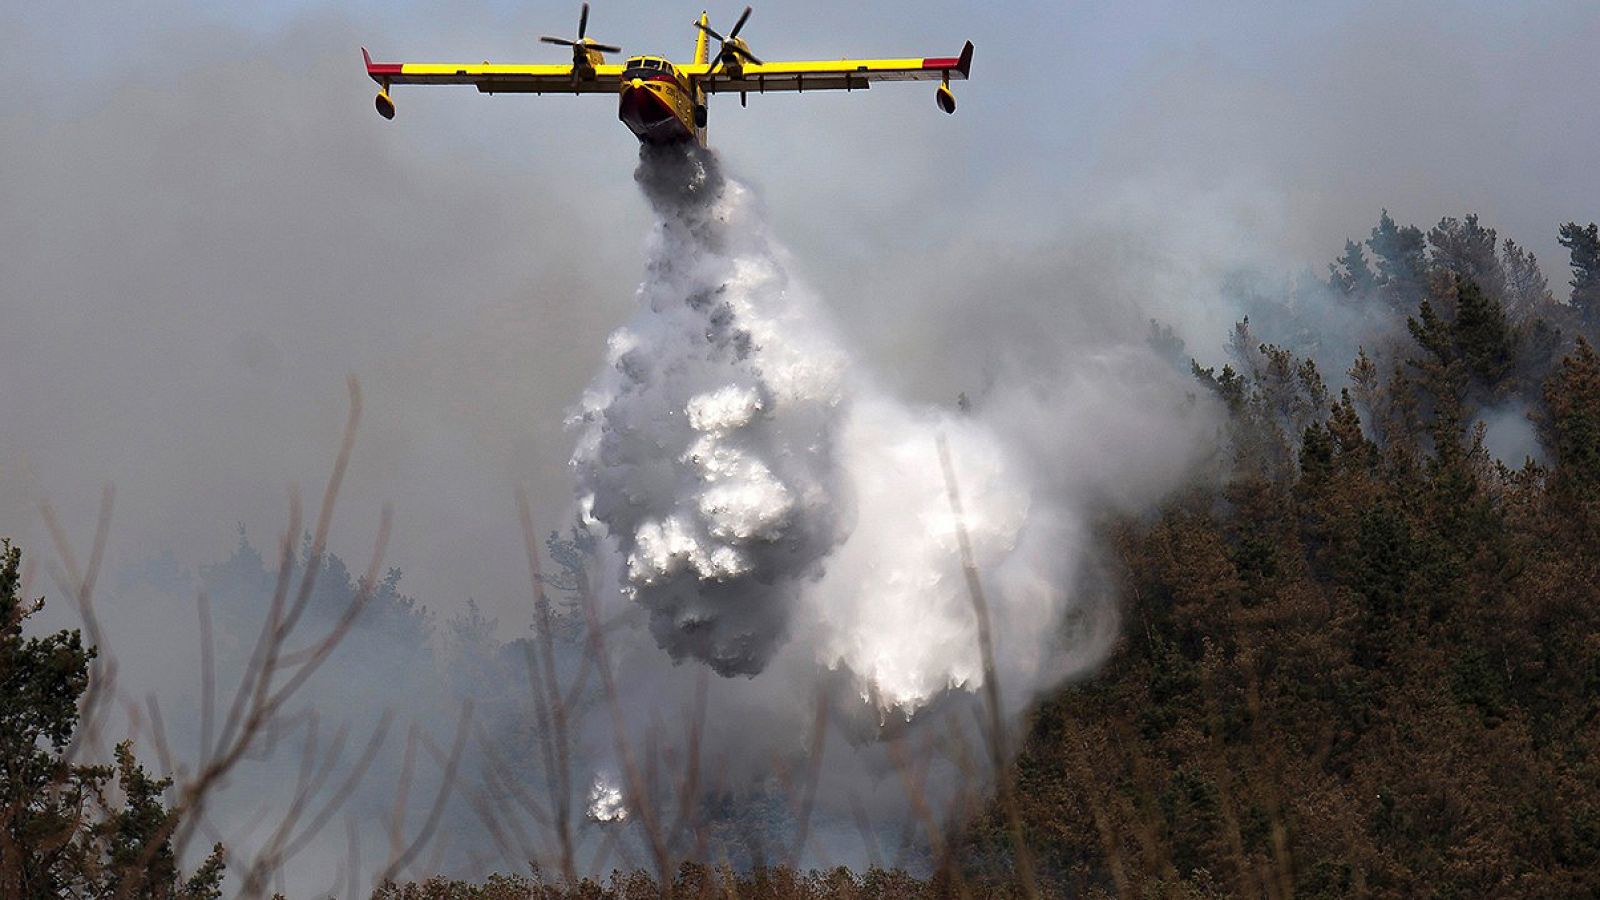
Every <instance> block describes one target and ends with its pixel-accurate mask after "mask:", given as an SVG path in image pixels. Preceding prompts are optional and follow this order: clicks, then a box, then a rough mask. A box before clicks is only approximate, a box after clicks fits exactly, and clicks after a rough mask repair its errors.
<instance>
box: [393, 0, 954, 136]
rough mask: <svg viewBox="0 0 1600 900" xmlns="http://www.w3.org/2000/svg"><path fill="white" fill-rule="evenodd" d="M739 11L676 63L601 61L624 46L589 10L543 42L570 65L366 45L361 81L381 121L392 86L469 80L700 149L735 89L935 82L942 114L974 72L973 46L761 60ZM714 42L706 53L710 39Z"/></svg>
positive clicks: (703, 29)
mask: <svg viewBox="0 0 1600 900" xmlns="http://www.w3.org/2000/svg"><path fill="white" fill-rule="evenodd" d="M750 12H751V9H750V7H748V6H747V7H745V9H744V12H743V13H741V14H740V16H739V18H738V21H736V22H735V23H734V25H733V27H732V28H731V29H729V30H728V33H727V35H726V36H724V35H722V34H720V33H718V32H717V31H715V30H714V29H713V28H712V27H711V23H710V20H709V18H708V17H707V15H706V14H705V13H701V14H700V18H699V20H698V21H697V22H695V29H696V31H695V50H694V58H693V61H692V62H688V63H681V64H679V63H673V62H671V61H670V60H668V59H667V58H665V57H661V56H635V57H632V58H630V59H628V60H627V61H626V62H625V63H624V64H622V65H616V64H611V63H607V62H606V61H605V54H607V53H620V52H621V48H620V47H615V46H612V45H609V44H602V43H600V42H598V41H596V40H594V39H593V38H591V37H589V36H588V29H589V4H587V3H585V4H583V7H582V10H581V11H580V12H579V14H578V36H577V37H576V38H573V39H569V38H560V37H551V36H548V35H546V36H544V37H541V38H540V40H541V41H542V42H544V43H547V44H556V45H559V46H563V47H569V48H571V50H572V61H571V62H570V63H567V64H555V65H541V64H523V63H511V64H504V63H489V62H483V63H375V62H373V61H372V56H371V55H370V54H368V53H367V51H366V49H365V48H363V49H362V51H361V56H362V58H363V59H364V60H365V61H366V65H367V75H368V76H369V77H371V78H372V80H373V81H376V82H377V83H378V97H377V100H376V101H375V105H376V106H377V109H378V113H379V115H382V116H383V117H384V118H386V119H392V118H394V114H395V105H394V100H393V98H392V97H390V95H389V90H390V88H391V87H392V86H394V85H397V84H470V85H473V86H475V87H477V89H478V90H479V91H480V92H481V93H485V94H615V95H617V97H618V99H619V106H618V113H617V115H618V118H620V119H621V120H622V122H623V124H625V125H627V126H628V128H629V129H630V130H631V131H633V133H634V134H635V135H636V136H637V137H638V138H639V140H640V141H642V142H645V143H652V144H658V143H672V142H675V141H684V140H696V141H699V142H700V143H702V144H704V143H705V140H706V121H707V118H708V102H707V101H708V99H709V96H710V95H711V94H720V93H737V94H738V95H739V101H740V104H741V105H743V104H744V103H745V102H747V101H748V99H749V95H751V94H768V93H778V92H786V91H795V92H802V93H803V92H805V91H838V90H843V91H857V90H866V89H868V88H870V87H872V85H873V83H874V82H881V81H938V82H939V85H938V87H937V88H935V90H934V100H935V102H936V103H937V104H938V107H939V108H940V109H942V110H944V111H945V112H947V113H953V112H955V111H956V96H955V92H954V91H953V90H951V87H950V82H951V81H957V80H963V79H965V78H967V76H968V75H969V74H971V71H972V42H971V41H968V42H967V44H966V46H965V47H964V48H963V49H962V51H961V54H960V55H959V56H944V57H904V58H897V59H838V60H800V61H791V62H767V61H765V60H763V59H761V58H760V57H758V56H756V55H755V54H754V53H753V52H751V50H750V45H749V43H747V42H746V41H745V39H744V38H742V37H740V36H739V35H740V32H741V31H742V30H743V29H744V26H745V23H747V22H748V21H749V20H750ZM710 40H715V41H716V42H717V51H716V54H715V55H714V56H713V55H712V54H711V53H710V45H709V41H710Z"/></svg>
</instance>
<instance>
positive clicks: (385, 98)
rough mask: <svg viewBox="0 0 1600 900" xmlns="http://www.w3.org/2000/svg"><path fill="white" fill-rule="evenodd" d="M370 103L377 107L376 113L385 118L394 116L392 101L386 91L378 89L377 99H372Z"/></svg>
mask: <svg viewBox="0 0 1600 900" xmlns="http://www.w3.org/2000/svg"><path fill="white" fill-rule="evenodd" d="M372 105H373V106H376V107H377V108H378V115H380V116H383V117H384V118H385V119H392V118H394V101H393V100H392V99H390V98H389V92H388V91H386V90H383V91H379V92H378V99H376V100H374V101H372Z"/></svg>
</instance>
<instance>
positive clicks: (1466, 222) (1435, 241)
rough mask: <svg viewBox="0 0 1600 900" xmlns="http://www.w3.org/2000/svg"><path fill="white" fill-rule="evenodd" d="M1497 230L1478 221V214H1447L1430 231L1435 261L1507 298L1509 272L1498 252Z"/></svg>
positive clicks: (1444, 268) (1438, 265)
mask: <svg viewBox="0 0 1600 900" xmlns="http://www.w3.org/2000/svg"><path fill="white" fill-rule="evenodd" d="M1496 239H1497V236H1496V234H1495V230H1494V229H1493V228H1485V227H1483V226H1482V225H1479V224H1478V216H1477V215H1476V214H1471V215H1468V216H1467V217H1466V218H1465V219H1462V220H1457V219H1454V218H1451V217H1448V216H1447V217H1445V218H1443V219H1440V220H1439V224H1438V225H1436V226H1434V227H1433V228H1432V229H1430V230H1429V231H1428V244H1429V246H1431V247H1432V248H1433V264H1434V265H1435V266H1436V267H1438V268H1441V269H1443V270H1445V271H1447V272H1451V273H1453V274H1455V275H1456V277H1458V278H1464V279H1467V280H1469V281H1473V282H1476V283H1477V285H1478V286H1479V287H1480V288H1482V289H1483V290H1484V291H1485V292H1487V293H1488V295H1489V296H1490V297H1492V298H1494V299H1496V300H1500V299H1502V298H1504V296H1505V291H1506V273H1505V271H1504V269H1503V268H1502V267H1501V265H1500V257H1499V256H1498V255H1497V253H1496V249H1497V248H1496Z"/></svg>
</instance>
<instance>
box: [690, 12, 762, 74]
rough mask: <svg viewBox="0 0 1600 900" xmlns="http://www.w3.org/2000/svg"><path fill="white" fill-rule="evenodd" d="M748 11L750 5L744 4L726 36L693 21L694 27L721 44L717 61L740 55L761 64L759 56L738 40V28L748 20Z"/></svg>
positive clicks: (720, 61) (722, 61)
mask: <svg viewBox="0 0 1600 900" xmlns="http://www.w3.org/2000/svg"><path fill="white" fill-rule="evenodd" d="M750 12H751V10H750V7H748V6H746V7H745V8H744V12H742V13H740V14H739V21H737V22H735V23H733V30H732V31H730V32H728V36H727V37H723V36H722V35H720V34H717V33H716V32H715V31H713V30H712V29H711V26H709V25H705V24H702V23H700V22H696V23H694V24H695V27H696V28H699V29H700V30H701V31H704V32H705V33H706V34H708V35H710V36H711V37H714V38H716V39H717V43H718V44H720V45H722V46H721V47H720V49H718V50H717V62H718V63H726V62H728V61H730V60H731V59H733V58H734V57H738V56H742V57H744V58H745V59H748V60H749V61H751V62H753V63H755V64H756V65H758V66H759V65H761V58H760V57H759V56H756V55H755V54H754V53H751V52H750V48H749V47H746V46H745V43H744V41H741V40H739V30H740V29H741V28H743V27H744V23H745V22H748V21H750Z"/></svg>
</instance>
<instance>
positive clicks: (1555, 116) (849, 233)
mask: <svg viewBox="0 0 1600 900" xmlns="http://www.w3.org/2000/svg"><path fill="white" fill-rule="evenodd" d="M698 11H699V9H698V7H691V6H683V7H681V8H679V7H674V6H672V5H670V4H657V3H651V4H623V3H598V4H596V5H595V8H594V12H593V16H592V19H591V34H593V35H594V36H596V37H598V38H599V39H601V40H605V41H611V42H616V43H620V44H621V45H623V46H624V47H625V48H626V49H627V50H628V51H629V52H634V51H657V52H668V53H673V54H675V55H677V56H679V57H683V56H686V55H687V53H688V51H689V49H690V48H691V46H692V41H693V32H692V28H691V27H690V23H691V22H692V20H693V18H694V16H695V14H696V13H698ZM737 11H738V10H737V8H735V7H732V6H730V7H727V8H719V9H716V10H713V11H712V12H713V22H714V23H721V24H724V25H726V24H727V23H728V22H729V21H731V19H732V18H733V17H734V16H735V15H737ZM576 17H577V4H576V3H570V4H569V3H551V2H538V3H509V2H495V3H464V2H453V3H433V4H408V3H399V2H385V3H353V4H344V5H333V4H326V3H317V2H284V3H276V4H256V5H253V6H251V7H249V8H248V9H234V8H231V7H229V6H226V5H224V6H218V5H215V4H195V3H187V2H173V0H158V2H146V3H141V4H87V3H67V4H49V5H45V4H23V3H19V2H16V0H4V2H0V79H3V82H0V83H3V84H4V89H3V90H0V148H3V154H4V155H3V160H4V163H3V165H0V533H4V534H10V535H14V536H16V537H18V538H19V539H21V540H23V541H25V542H26V543H27V545H28V546H30V547H33V548H38V549H43V544H44V540H43V537H42V532H41V529H40V528H39V525H38V521H37V515H36V513H35V512H34V509H35V507H36V504H37V503H38V502H39V501H40V500H43V499H48V500H49V501H51V502H52V503H54V504H56V505H57V506H58V507H59V508H60V509H61V510H62V512H63V516H64V519H65V521H66V523H67V524H68V526H69V528H71V529H72V530H73V531H74V533H75V534H79V535H82V536H83V537H84V539H87V535H88V532H89V531H90V530H91V529H92V524H93V521H92V509H93V506H94V503H95V502H96V499H97V497H98V493H99V488H100V485H101V484H102V483H104V482H108V481H109V482H112V483H114V484H115V485H116V487H117V489H118V492H119V507H118V514H117V518H116V520H115V522H114V528H113V545H112V551H113V559H116V560H122V561H127V560H132V559H137V558H140V557H143V556H146V555H150V554H153V553H158V552H161V551H163V550H167V549H170V550H172V551H173V552H174V553H175V554H176V555H177V557H178V559H179V560H180V561H181V562H183V563H185V564H187V565H197V564H201V563H205V562H210V561H215V560H217V559H219V558H221V557H222V556H223V555H225V554H226V552H227V551H228V550H229V549H230V547H231V545H232V543H233V541H234V526H235V523H239V522H242V523H244V524H245V525H246V526H247V527H248V528H249V529H250V530H251V532H252V534H254V535H255V536H256V537H257V538H258V539H259V540H260V541H261V542H263V543H265V542H266V541H267V540H268V539H269V538H270V537H271V536H272V535H274V534H275V533H276V532H277V531H278V529H280V528H281V527H282V525H283V520H284V508H285V505H286V504H285V502H284V498H285V496H286V490H287V487H288V485H289V484H291V483H299V484H301V485H302V486H303V487H304V488H305V489H306V493H307V494H308V495H313V496H314V495H316V494H317V493H319V492H320V487H321V484H322V481H323V479H324V478H325V477H326V471H327V468H328V465H329V464H330V463H331V458H332V455H333V451H334V448H335V446H336V443H337V440H338V426H339V423H340V421H341V420H342V416H343V414H344V409H343V406H344V389H343V380H344V376H345V375H346V374H347V373H354V374H356V375H357V376H358V377H359V378H360V379H361V381H362V384H363V385H364V387H365V389H366V395H367V401H368V405H367V416H366V420H365V422H364V425H363V430H362V432H361V435H360V438H359V440H358V444H357V454H356V457H355V459H354V462H353V465H352V469H351V477H350V482H349V491H348V494H347V496H346V500H347V503H346V505H345V506H344V507H343V508H342V513H341V516H340V518H339V519H338V521H337V522H336V529H337V530H336V537H335V541H334V545H335V549H336V550H338V551H340V552H343V553H347V554H348V555H351V556H357V555H360V554H361V553H364V552H365V548H366V547H367V546H369V544H370V538H371V534H372V532H373V529H374V524H375V522H376V515H377V510H378V508H379V507H380V506H381V504H382V503H384V502H392V503H393V505H394V507H395V511H396V514H397V526H396V533H395V539H394V541H393V543H392V545H391V553H390V560H391V561H392V562H393V563H394V564H396V565H399V566H401V567H403V568H404V569H405V570H406V572H407V582H408V584H409V586H410V588H411V589H412V590H413V591H414V592H416V593H418V594H419V595H421V596H422V597H423V598H424V599H425V600H426V601H427V602H429V603H430V604H433V605H436V606H444V607H446V608H451V607H453V606H454V605H455V604H458V603H461V602H464V600H465V597H466V596H467V595H471V596H474V597H476V598H477V600H478V601H479V602H480V603H481V604H482V605H483V606H484V607H485V608H486V609H487V610H489V611H491V612H499V613H501V614H502V615H504V616H506V617H512V618H517V619H519V620H520V617H521V615H522V614H521V613H520V612H516V610H518V609H519V608H520V604H521V603H522V596H523V594H522V592H523V591H524V590H525V587H524V584H523V581H524V578H525V576H524V574H523V572H524V569H523V568H522V564H521V562H520V561H519V560H520V549H519V547H520V535H519V534H518V533H517V529H516V524H515V523H516V519H515V508H514V506H513V501H512V490H513V489H514V488H515V487H516V486H518V485H522V486H526V487H528V488H529V489H530V490H531V491H532V493H533V496H534V498H535V502H536V504H537V507H538V510H539V514H540V516H541V518H542V519H543V521H544V522H545V523H546V525H547V526H550V527H553V526H555V525H556V524H559V520H560V518H561V517H562V516H563V515H564V514H565V512H566V509H565V504H566V502H567V498H568V496H569V493H570V479H569V477H568V474H567V472H566V469H565V461H566V459H567V456H568V454H569V453H570V449H571V436H570V435H569V434H567V433H566V432H565V431H563V429H562V424H561V422H562V418H563V415H564V412H565V410H567V409H568V408H569V406H570V405H571V404H572V403H573V402H574V401H575V400H576V399H577V396H578V393H579V391H581V389H582V387H583V385H584V384H585V383H586V382H587V381H588V380H589V378H590V377H591V375H592V374H593V372H594V371H595V369H596V367H597V366H598V365H599V364H600V360H601V354H602V350H603V342H604V337H605V335H606V333H607V332H608V331H609V330H610V329H611V328H612V327H614V326H615V325H616V324H618V323H620V322H621V321H623V320H624V319H625V318H626V316H627V314H628V311H629V309H630V305H631V303H632V292H633V289H634V286H635V285H636V283H637V281H638V279H639V276H640V274H641V273H640V263H641V256H642V254H641V244H642V241H643V238H644V235H645V232H646V230H647V228H648V227H649V217H648V214H647V210H646V206H645V204H644V203H643V201H642V199H641V198H640V197H639V195H638V192H637V189H636V187H635V186H634V184H633V182H632V178H631V173H632V171H633V166H634V163H635V159H636V144H635V141H634V139H633V137H632V136H631V135H630V134H629V133H628V132H627V130H626V129H625V128H624V127H623V126H622V125H621V124H620V123H618V122H617V121H616V112H615V108H614V106H613V102H612V101H611V100H609V99H606V98H602V97H580V98H573V97H545V98H536V97H516V96H501V97H492V98H491V97H483V96H480V95H478V94H477V93H476V92H475V91H472V90H470V89H447V88H423V87H417V88H401V89H399V90H397V92H396V101H397V102H398V104H399V116H398V118H397V119H396V120H395V121H393V122H385V121H383V120H382V119H380V118H378V116H377V115H376V114H375V113H374V112H373V110H372V105H371V100H372V94H373V90H374V86H373V85H372V84H371V82H369V81H368V80H367V79H366V78H365V76H364V73H363V72H362V70H361V66H360V54H359V50H358V48H359V47H360V46H361V45H363V44H365V45H366V46H368V47H369V48H371V49H372V51H373V53H374V55H375V56H377V57H378V58H380V59H389V60H400V59H407V60H419V61H420V60H425V59H456V58H459V59H468V60H477V59H493V60H518V59H520V60H551V61H554V60H557V59H559V58H560V54H559V51H557V50H556V49H555V48H548V47H543V46H541V45H539V44H538V43H537V36H538V35H539V34H541V33H554V34H568V33H570V32H571V31H572V30H573V29H574V28H575V25H576ZM746 36H747V37H748V38H749V39H750V41H751V43H752V46H753V47H754V48H755V49H756V51H757V52H758V53H761V54H762V55H763V56H765V57H768V58H780V57H812V56H821V57H826V56H830V55H831V56H838V55H844V54H850V55H876V54H883V55H945V54H951V53H954V52H956V51H957V50H958V49H959V48H960V46H961V42H962V41H963V40H967V39H971V40H973V41H974V42H975V43H976V45H977V57H976V62H975V64H974V67H973V80H972V81H970V82H968V83H965V84H960V85H958V86H957V94H958V97H959V100H960V111H959V112H958V113H957V114H956V115H955V116H954V117H946V116H944V115H942V114H940V113H939V112H938V111H937V110H936V109H935V107H934V103H933V96H932V94H933V90H932V86H931V85H885V86H883V87H882V88H881V89H874V90H872V91H871V92H869V93H866V94H852V95H844V94H840V95H821V94H819V95H808V96H804V97H796V96H773V97H752V98H751V103H750V107H749V108H748V109H740V108H739V107H738V104H737V103H736V102H733V101H731V100H729V99H727V98H723V99H721V100H720V101H719V102H716V103H714V104H713V107H712V111H711V116H712V118H711V136H712V141H713V143H714V145H716V146H717V147H718V148H719V150H720V151H721V152H722V154H723V155H724V157H725V159H726V160H727V162H728V165H729V167H730V169H731V170H732V171H733V172H734V173H736V174H737V175H738V176H739V177H741V178H742V179H743V180H745V181H747V182H749V183H750V184H751V185H752V186H753V187H754V188H755V189H756V190H757V191H758V192H759V193H760V194H761V196H762V197H763V198H764V200H765V203H766V205H767V207H768V212H769V216H770V218H771V220H772V222H773V223H774V229H775V232H776V235H777V237H778V238H779V239H780V240H781V241H783V242H784V243H786V244H787V246H788V247H789V248H790V250H791V252H792V254H793V258H792V260H791V265H792V268H793V269H794V271H795V272H796V273H797V274H798V275H799V276H800V277H802V278H803V279H805V280H807V281H809V282H811V283H812V284H813V285H815V286H816V287H817V289H818V290H819V292H820V293H821V294H822V295H823V297H824V298H825V299H826V300H827V301H828V302H829V304H831V306H832V307H833V308H834V310H835V312H836V314H837V315H838V316H839V318H840V319H841V320H842V321H843V322H844V324H845V326H846V333H848V334H850V335H851V336H852V337H853V338H854V339H855V340H856V341H857V342H858V345H859V347H860V348H861V349H862V350H863V352H864V355H865V357H866V358H867V360H868V361H869V363H870V364H871V365H872V366H873V367H874V368H875V370H876V372H877V373H878V375H879V377H880V378H881V379H882V380H883V381H884V382H885V383H886V384H887V385H889V386H890V387H891V388H892V389H894V390H898V391H900V392H902V393H907V394H910V395H913V396H915V397H917V398H919V399H936V400H948V398H949V397H950V396H952V395H953V394H954V393H955V392H956V391H958V390H962V389H965V388H967V387H969V386H970V385H972V384H974V383H976V382H977V381H979V380H981V378H982V373H983V371H984V369H985V367H986V366H989V365H995V364H1000V363H1003V362H1004V361H1005V360H1006V359H1007V358H1008V357H1010V356H1018V357H1026V356H1027V355H1028V354H1030V353H1048V352H1049V350H1050V348H1051V347H1053V346H1058V345H1062V346H1064V344H1059V342H1056V339H1055V338H1056V336H1058V335H1061V334H1063V333H1065V332H1066V331H1074V332H1078V333H1090V334H1093V333H1096V331H1095V330H1096V329H1103V330H1105V331H1106V332H1107V333H1108V334H1110V333H1113V332H1117V333H1121V332H1124V331H1126V329H1127V328H1129V327H1134V326H1137V325H1139V324H1140V323H1142V322H1143V320H1144V317H1146V316H1147V315H1159V316H1161V317H1163V318H1165V319H1168V320H1170V321H1174V322H1176V323H1177V324H1178V325H1179V327H1180V329H1181V330H1182V332H1183V333H1184V335H1185V337H1187V338H1188V339H1189V340H1190V348H1191V351H1192V352H1195V353H1197V354H1199V355H1201V356H1206V355H1207V354H1211V355H1213V356H1214V355H1215V353H1216V348H1217V347H1219V346H1220V345H1221V343H1222V341H1223V339H1224V336H1225V334H1224V329H1225V328H1226V325H1227V322H1228V320H1229V316H1230V311H1229V310H1228V309H1226V308H1224V307H1218V306H1216V305H1214V304H1210V301H1209V299H1208V297H1207V290H1208V288H1207V286H1206V285H1204V283H1203V282H1204V280H1205V278H1206V277H1208V276H1214V275H1215V274H1216V273H1219V272H1221V271H1225V270H1226V269H1228V268H1229V267H1231V266H1235V265H1241V264H1250V265H1260V266H1266V267H1269V268H1271V269H1274V270H1281V271H1292V270H1296V269H1299V268H1301V267H1304V266H1307V265H1311V266H1313V267H1315V268H1316V269H1317V270H1318V271H1320V270H1321V269H1322V267H1323V265H1324V263H1325V262H1326V260H1328V259H1331V258H1332V257H1333V256H1334V255H1336V254H1337V253H1338V251H1339V250H1340V249H1341V248H1342V244H1343V241H1344V238H1345V237H1347V236H1361V235H1364V234H1365V232H1366V230H1367V229H1368V228H1370V227H1371V224H1372V223H1373V222H1374V221H1375V220H1376V218H1377V214H1378V210H1379V209H1380V208H1381V207H1385V206H1387V207H1388V208H1389V209H1390V210H1391V211H1392V212H1393V213H1394V215H1395V216H1396V218H1398V219H1400V220H1401V221H1410V222H1416V223H1418V224H1421V225H1424V226H1426V225H1428V224H1430V223H1432V222H1435V221H1437V220H1438V218H1439V217H1441V216H1444V215H1458V216H1459V215H1462V214H1464V213H1467V212H1473V211H1476V212H1479V213H1481V214H1482V216H1483V218H1484V220H1485V221H1486V222H1487V223H1489V224H1491V225H1494V226H1497V227H1499V228H1500V229H1501V231H1502V234H1503V235H1505V236H1512V237H1516V238H1517V239H1518V240H1520V241H1523V242H1526V243H1528V244H1529V245H1531V246H1532V247H1533V248H1534V249H1535V251H1536V252H1538V254H1539V256H1540V258H1541V259H1542V260H1543V261H1544V263H1545V266H1546V271H1547V273H1548V274H1549V275H1550V277H1551V282H1552V284H1553V285H1555V286H1557V287H1558V293H1561V292H1564V284H1565V280H1566V277H1567V276H1566V273H1565V270H1564V267H1563V266H1561V265H1560V263H1561V262H1562V260H1561V258H1560V257H1559V255H1558V251H1559V248H1558V247H1556V245H1555V241H1554V235H1555V228H1556V225H1557V224H1558V223H1560V222H1564V221H1567V220H1569V219H1579V220H1581V221H1585V222H1587V221H1590V220H1593V219H1595V218H1600V167H1597V165H1596V162H1595V157H1594V148H1595V147H1596V146H1600V114H1597V113H1596V110H1600V81H1597V80H1596V79H1595V77H1594V64H1593V51H1594V48H1595V47H1597V46H1600V7H1597V6H1596V5H1595V4H1594V3H1592V2H1590V0H1568V2H1555V0H1551V2H1526V3H1517V4H1505V3H1490V2H1481V3H1467V2H1462V3H1444V2H1422V3H1412V4H1406V5H1404V7H1403V8H1402V7H1401V6H1400V5H1398V4H1378V3H1331V2H1326V3H1296V4H1286V3H1281V2H1279V3H1222V2H1217V3H1205V4H1196V3H1179V2H1170V3H1110V2H1083V3H1066V4H1062V3H1004V4H969V3H956V2H950V0H935V2H919V3H909V2H897V3H875V4H870V5H867V4H859V3H840V2H834V0H825V2H805V3H770V4H765V5H762V6H760V7H758V8H757V10H756V13H755V16H754V17H753V19H752V20H751V23H750V25H749V26H748V27H747V31H746ZM1080 340H1081V337H1080Z"/></svg>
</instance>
